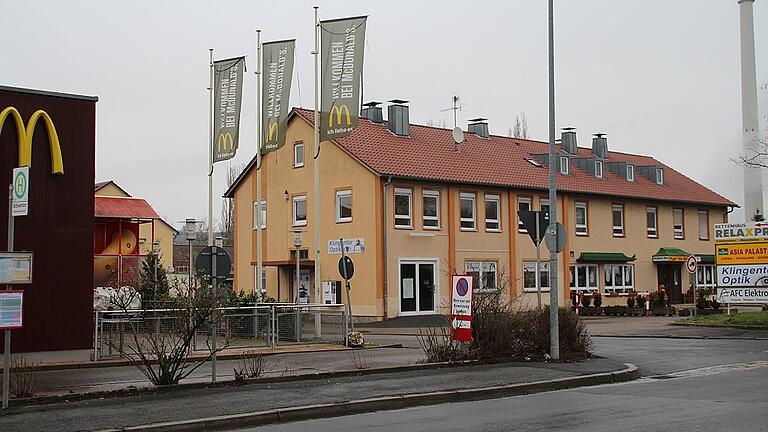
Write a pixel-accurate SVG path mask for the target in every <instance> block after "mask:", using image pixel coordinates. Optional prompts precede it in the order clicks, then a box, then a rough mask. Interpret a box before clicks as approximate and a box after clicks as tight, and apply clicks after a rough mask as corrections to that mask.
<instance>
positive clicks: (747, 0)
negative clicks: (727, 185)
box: [739, 0, 765, 220]
mask: <svg viewBox="0 0 768 432" xmlns="http://www.w3.org/2000/svg"><path fill="white" fill-rule="evenodd" d="M754 2H755V1H754V0H739V8H740V19H739V23H740V29H741V132H742V152H743V153H744V157H747V158H748V157H750V156H752V155H754V154H755V151H756V150H757V149H756V147H757V138H758V130H759V120H758V114H757V77H756V72H755V28H754V19H753V4H754ZM756 213H760V214H761V215H765V213H764V211H763V184H762V172H761V170H760V168H756V167H749V166H744V219H745V220H749V219H751V218H752V217H753V216H754V215H755V214H756Z"/></svg>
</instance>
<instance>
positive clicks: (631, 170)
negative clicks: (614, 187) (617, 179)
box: [627, 164, 635, 182]
mask: <svg viewBox="0 0 768 432" xmlns="http://www.w3.org/2000/svg"><path fill="white" fill-rule="evenodd" d="M627 181H631V182H633V181H635V166H634V165H632V164H627Z"/></svg>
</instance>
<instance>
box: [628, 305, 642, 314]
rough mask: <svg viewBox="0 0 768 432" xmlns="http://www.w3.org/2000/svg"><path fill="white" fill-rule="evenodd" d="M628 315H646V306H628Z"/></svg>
mask: <svg viewBox="0 0 768 432" xmlns="http://www.w3.org/2000/svg"><path fill="white" fill-rule="evenodd" d="M627 315H629V316H643V315H645V308H641V307H637V306H636V307H633V308H630V307H628V308H627Z"/></svg>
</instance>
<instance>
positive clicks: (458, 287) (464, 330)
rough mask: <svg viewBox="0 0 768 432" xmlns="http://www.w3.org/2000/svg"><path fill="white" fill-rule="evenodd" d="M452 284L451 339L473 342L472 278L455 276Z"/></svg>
mask: <svg viewBox="0 0 768 432" xmlns="http://www.w3.org/2000/svg"><path fill="white" fill-rule="evenodd" d="M452 279H453V280H452V283H451V337H452V338H453V340H457V341H464V342H470V341H471V340H472V276H466V275H453V278H452Z"/></svg>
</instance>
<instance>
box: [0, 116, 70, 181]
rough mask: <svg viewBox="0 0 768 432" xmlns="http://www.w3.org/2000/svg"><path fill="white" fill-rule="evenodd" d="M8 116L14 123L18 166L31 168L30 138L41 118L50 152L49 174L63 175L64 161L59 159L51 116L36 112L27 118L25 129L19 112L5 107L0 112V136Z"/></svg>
mask: <svg viewBox="0 0 768 432" xmlns="http://www.w3.org/2000/svg"><path fill="white" fill-rule="evenodd" d="M8 116H11V118H13V120H14V122H15V123H16V135H18V137H19V166H20V167H24V166H29V167H31V166H32V137H33V136H34V134H35V126H37V121H38V120H40V119H41V118H42V119H43V121H44V122H45V127H46V129H48V144H49V145H50V151H51V174H64V161H63V160H62V158H61V145H60V144H59V135H58V134H57V133H56V126H54V125H53V120H51V116H49V115H48V113H46V112H45V111H43V110H37V111H35V112H34V113H33V114H32V117H30V118H29V122H28V123H27V124H26V127H25V126H24V120H22V118H21V114H20V113H19V110H17V109H16V108H14V107H7V108H5V109H4V110H3V111H2V112H0V134H1V133H2V132H3V125H4V124H5V119H6V118H7V117H8Z"/></svg>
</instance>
